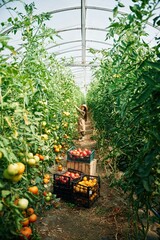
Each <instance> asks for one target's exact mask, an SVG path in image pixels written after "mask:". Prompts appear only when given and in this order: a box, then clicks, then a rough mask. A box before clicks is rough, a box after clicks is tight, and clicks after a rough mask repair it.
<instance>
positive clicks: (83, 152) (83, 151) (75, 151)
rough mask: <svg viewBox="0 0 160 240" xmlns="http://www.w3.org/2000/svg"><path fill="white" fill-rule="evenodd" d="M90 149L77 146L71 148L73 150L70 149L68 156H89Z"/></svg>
mask: <svg viewBox="0 0 160 240" xmlns="http://www.w3.org/2000/svg"><path fill="white" fill-rule="evenodd" d="M91 153H92V151H91V150H89V149H87V148H85V149H81V148H78V149H73V150H70V157H72V156H73V157H78V158H79V157H80V158H84V157H89V156H90V155H91Z"/></svg>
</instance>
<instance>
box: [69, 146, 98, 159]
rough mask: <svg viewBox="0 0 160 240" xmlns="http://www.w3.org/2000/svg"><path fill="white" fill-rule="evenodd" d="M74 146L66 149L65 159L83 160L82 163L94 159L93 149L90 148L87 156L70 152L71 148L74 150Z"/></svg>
mask: <svg viewBox="0 0 160 240" xmlns="http://www.w3.org/2000/svg"><path fill="white" fill-rule="evenodd" d="M76 149H77V148H76V147H74V146H73V147H71V148H70V149H69V150H68V151H67V160H68V161H75V162H83V163H90V162H91V161H93V160H94V155H95V150H90V151H91V154H90V155H89V156H85V157H83V156H76V155H73V154H72V153H71V150H76Z"/></svg>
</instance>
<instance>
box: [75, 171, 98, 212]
mask: <svg viewBox="0 0 160 240" xmlns="http://www.w3.org/2000/svg"><path fill="white" fill-rule="evenodd" d="M99 196H100V178H99V176H92V175H84V176H83V179H81V180H80V181H78V182H77V183H73V198H74V203H75V204H76V205H78V206H83V207H87V208H89V207H91V206H92V205H93V203H94V202H95V201H96V200H97V199H98V198H99Z"/></svg>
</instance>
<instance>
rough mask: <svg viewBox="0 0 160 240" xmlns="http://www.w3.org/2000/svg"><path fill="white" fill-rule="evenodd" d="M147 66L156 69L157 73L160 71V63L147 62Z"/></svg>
mask: <svg viewBox="0 0 160 240" xmlns="http://www.w3.org/2000/svg"><path fill="white" fill-rule="evenodd" d="M145 65H146V66H149V67H152V68H154V69H156V70H157V71H160V62H150V61H147V62H145Z"/></svg>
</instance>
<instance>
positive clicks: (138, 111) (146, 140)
mask: <svg viewBox="0 0 160 240" xmlns="http://www.w3.org/2000/svg"><path fill="white" fill-rule="evenodd" d="M157 4H158V1H155V2H154V3H153V2H152V1H147V2H146V1H143V0H142V1H140V2H138V4H137V3H136V4H135V5H134V6H133V7H130V8H131V11H132V12H131V14H128V15H126V16H119V15H117V14H118V11H117V6H116V8H115V9H114V15H115V18H113V20H112V22H111V24H110V27H109V30H108V33H107V38H112V39H113V42H114V44H113V47H112V48H111V49H109V50H103V51H102V52H101V56H102V59H101V64H100V68H99V69H98V70H97V71H95V74H94V76H95V81H94V82H93V83H92V85H91V86H90V90H89V92H88V96H87V99H88V100H87V101H88V105H89V106H90V108H91V109H92V117H93V119H94V121H95V125H96V127H97V128H98V130H99V133H100V134H99V135H100V139H99V146H100V147H102V148H103V149H104V146H105V145H107V146H108V147H109V146H111V147H112V148H111V150H110V151H109V153H105V154H106V155H105V157H104V164H106V165H107V160H108V159H111V158H112V159H113V166H112V170H113V169H114V171H115V172H117V171H118V167H119V166H120V165H121V170H123V172H124V177H122V178H121V179H120V181H118V182H117V181H116V180H115V179H113V180H112V183H113V185H114V184H116V185H118V186H120V187H121V188H122V189H123V190H124V191H125V192H127V193H128V194H129V204H130V207H131V209H132V210H133V212H132V217H133V221H134V222H135V225H134V227H135V229H134V230H135V232H134V233H135V239H144V238H145V237H146V233H147V231H148V227H149V223H150V222H149V211H148V210H149V209H152V206H153V205H157V206H158V205H159V200H158V198H159V194H160V188H159V143H158V139H159V126H160V124H159V109H160V108H159V107H160V105H159V101H158V96H159V94H160V92H159V77H158V75H159V67H160V61H159V53H158V52H159V50H158V49H159V44H157V45H156V46H154V47H153V48H152V47H150V46H149V44H147V43H146V42H144V40H143V39H144V37H145V35H146V32H145V30H144V29H145V27H144V26H145V25H146V23H147V22H146V20H148V19H149V18H150V16H151V15H152V13H153V12H154V10H155V8H156V7H157ZM158 21H159V17H155V19H154V22H153V24H156V23H158ZM157 25H158V24H157ZM93 52H94V51H93ZM105 148H106V147H105ZM115 163H117V164H115ZM124 166H125V167H124ZM139 209H143V211H144V213H145V218H146V219H147V220H148V221H147V224H148V225H146V227H145V226H144V225H143V221H142V219H141V216H140V215H139ZM137 222H140V223H141V225H142V228H141V229H139V230H138V229H137V224H136V223H137Z"/></svg>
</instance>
